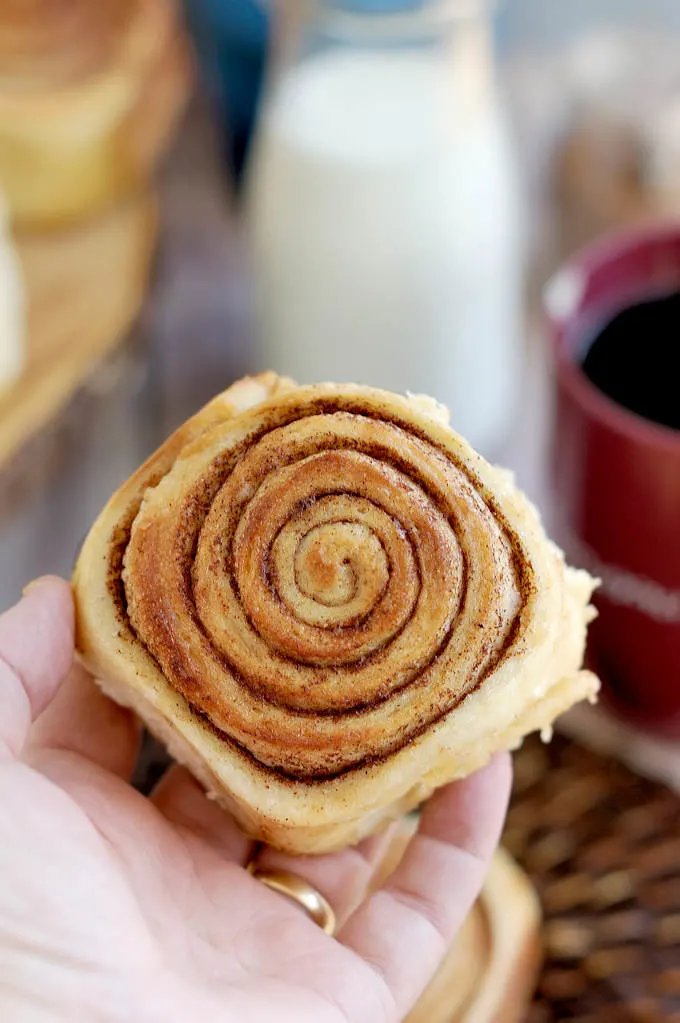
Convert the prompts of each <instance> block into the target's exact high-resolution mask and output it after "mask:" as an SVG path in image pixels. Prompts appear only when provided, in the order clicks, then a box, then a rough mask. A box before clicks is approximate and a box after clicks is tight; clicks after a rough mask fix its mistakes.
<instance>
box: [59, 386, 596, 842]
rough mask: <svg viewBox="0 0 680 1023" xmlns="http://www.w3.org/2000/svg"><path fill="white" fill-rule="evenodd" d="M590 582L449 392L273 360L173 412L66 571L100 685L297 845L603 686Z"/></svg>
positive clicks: (342, 835) (195, 768) (269, 831)
mask: <svg viewBox="0 0 680 1023" xmlns="http://www.w3.org/2000/svg"><path fill="white" fill-rule="evenodd" d="M593 588H594V582H593V580H592V579H590V577H589V576H588V575H587V574H586V573H584V572H578V571H574V570H572V569H569V568H567V567H566V566H565V564H564V559H563V557H562V555H561V553H560V551H558V549H557V548H556V547H555V546H554V545H553V544H551V543H550V541H548V540H547V539H546V537H545V534H544V532H543V529H542V527H541V524H540V520H539V518H538V515H537V513H536V511H535V510H534V509H533V507H532V506H531V505H530V504H529V502H528V501H527V500H526V498H525V497H524V496H523V495H522V494H521V493H520V492H519V491H518V490H517V488H516V487H515V485H514V483H513V480H512V477H511V476H510V475H509V474H508V473H506V472H504V471H502V470H499V469H496V468H493V467H492V466H490V465H489V464H487V463H486V462H485V461H484V460H483V459H481V458H480V457H479V456H478V455H476V454H475V452H474V451H473V450H472V449H471V448H470V447H469V445H468V444H467V443H466V442H465V441H464V440H463V439H462V438H460V437H459V436H458V435H456V434H455V433H453V431H452V430H451V429H450V428H449V426H448V421H447V414H446V411H445V410H444V409H442V408H441V406H439V405H437V404H436V403H434V402H432V401H431V400H430V399H424V398H415V397H410V398H405V397H399V396H396V395H392V394H388V393H386V392H382V391H377V390H374V389H370V388H363V387H357V386H353V385H333V384H323V385H319V386H315V387H297V386H296V385H295V384H294V383H293V382H292V381H289V380H285V379H282V378H279V377H277V376H276V375H274V374H265V375H263V376H260V377H256V378H249V379H246V380H243V381H240V382H239V383H237V384H235V385H234V386H233V387H231V388H230V389H229V390H228V391H226V392H225V393H224V394H222V395H220V396H219V397H217V398H215V399H214V400H213V401H212V402H211V403H210V404H209V405H208V406H207V407H206V408H205V409H203V410H202V411H201V412H199V413H198V415H197V416H195V417H194V418H193V419H191V420H189V421H188V422H187V423H186V424H185V425H184V426H183V427H181V428H180V430H178V431H177V433H175V434H174V435H173V436H172V437H171V438H170V439H169V440H168V441H167V442H166V443H165V444H164V445H163V446H162V447H161V448H160V449H159V451H158V452H157V453H156V454H155V455H153V456H152V458H151V459H149V461H148V462H147V463H146V464H145V465H144V466H143V467H142V468H141V469H140V470H139V471H138V472H137V473H136V474H135V475H134V476H133V477H132V478H131V479H130V480H129V481H128V482H127V483H126V484H125V485H124V486H123V487H121V489H120V490H119V491H118V493H117V494H115V495H114V497H113V498H112V499H111V501H110V502H109V503H108V505H107V506H106V508H105V509H104V511H103V512H102V514H101V515H100V517H99V519H98V520H97V522H96V523H95V525H94V526H93V528H92V531H91V533H90V535H89V536H88V538H87V540H86V542H85V544H84V547H83V549H82V552H81V554H80V557H79V560H78V564H77V566H76V570H75V574H74V590H75V596H76V602H77V610H78V648H79V651H80V653H81V656H82V658H83V660H84V661H85V663H86V664H87V665H88V667H89V668H90V670H91V671H92V672H93V673H94V674H95V676H96V677H97V678H98V679H99V680H100V681H101V685H102V687H103V688H104V689H105V691H106V692H108V693H109V694H110V695H111V696H112V697H113V698H114V699H115V700H117V701H118V702H120V703H123V704H126V705H129V706H131V707H132V708H134V709H135V710H136V711H137V713H138V714H139V715H140V717H141V718H142V719H143V720H144V721H145V722H146V724H147V725H148V727H149V728H150V730H151V731H152V732H153V733H155V734H156V735H157V736H158V737H159V738H160V739H161V740H162V741H163V742H164V743H165V744H166V746H167V747H168V749H169V751H170V753H171V754H172V755H173V756H174V757H175V758H176V759H177V760H179V761H180V762H182V763H184V764H186V765H187V767H188V768H189V769H190V770H191V771H192V772H193V773H194V774H195V776H196V777H197V778H198V779H199V780H200V781H201V782H202V783H203V784H204V785H205V787H206V788H207V789H208V791H209V792H210V793H211V794H213V795H214V796H215V798H216V799H218V800H219V801H220V802H221V803H222V804H223V805H224V806H225V807H226V808H227V809H228V810H229V811H230V812H231V813H233V814H234V815H235V817H236V818H237V820H238V821H239V823H240V824H241V826H242V827H243V828H244V829H245V830H246V831H247V832H249V833H250V834H251V835H253V837H255V838H257V839H259V840H262V841H266V842H268V843H270V844H272V845H274V846H278V847H279V848H282V849H286V850H289V851H292V852H298V853H303V852H307V853H322V852H327V851H329V850H332V849H337V848H341V847H342V846H345V845H348V844H352V843H355V842H357V841H359V840H360V839H361V838H363V837H364V836H365V835H367V834H369V833H370V832H372V831H373V830H375V829H376V828H377V827H379V826H381V825H382V824H383V823H385V822H386V821H387V820H389V819H391V818H393V817H397V816H400V815H401V814H403V813H404V812H406V811H408V810H409V809H411V808H413V807H414V806H417V805H418V804H419V803H420V802H422V801H423V800H424V799H426V798H427V797H428V796H429V795H430V794H431V792H432V791H433V790H434V789H435V788H437V787H438V786H440V785H443V784H445V783H447V782H449V781H451V780H453V779H455V778H460V777H464V776H466V775H468V774H470V773H472V772H473V771H475V770H477V769H478V768H480V767H481V766H483V764H485V763H486V762H487V761H488V760H489V759H490V757H491V756H492V755H493V754H494V753H495V752H497V751H499V750H502V749H511V748H513V747H516V746H517V745H519V744H520V743H521V741H522V738H523V737H524V736H525V735H526V734H528V733H529V732H532V731H534V730H536V729H544V728H548V727H550V725H551V724H552V722H553V721H554V720H555V718H556V717H557V716H558V715H559V714H561V713H562V712H563V711H565V710H567V709H568V708H569V707H570V706H572V704H574V703H575V702H577V701H579V700H582V699H586V698H593V697H594V696H595V694H596V692H597V689H598V682H597V679H596V678H595V677H594V676H593V675H591V674H590V673H588V672H583V671H581V670H580V666H581V662H582V657H583V651H584V645H585V638H586V627H587V623H588V621H589V619H590V618H591V616H592V609H591V608H590V603H589V602H590V597H591V594H592V591H593Z"/></svg>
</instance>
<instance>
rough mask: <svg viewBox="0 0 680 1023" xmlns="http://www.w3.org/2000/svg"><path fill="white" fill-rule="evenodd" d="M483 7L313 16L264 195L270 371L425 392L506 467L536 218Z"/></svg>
mask: <svg viewBox="0 0 680 1023" xmlns="http://www.w3.org/2000/svg"><path fill="white" fill-rule="evenodd" d="M491 7H492V5H491V4H490V3H487V2H485V0H363V2H359V0H356V2H353V0H311V2H307V3H304V4H302V3H300V4H298V5H296V6H293V7H292V8H291V7H290V6H288V5H287V12H286V15H287V16H286V20H285V22H284V23H283V31H282V32H281V34H280V37H279V45H278V46H277V49H276V51H275V54H274V60H273V66H272V70H271V75H270V81H269V88H268V90H267V94H266V97H265V101H264V105H263V108H262V112H261V117H260V123H259V130H258V134H257V136H256V143H255V146H254V153H253V160H252V165H251V167H250V175H249V182H248V196H247V198H248V203H247V209H248V216H249V225H250V230H251V242H252V255H253V268H254V273H255V295H256V303H257V321H258V328H259V337H260V342H261V346H262V357H261V361H262V364H263V365H267V366H268V367H271V368H273V369H276V370H279V371H282V372H284V373H288V374H290V375H292V376H294V377H295V378H297V379H298V380H300V381H309V382H312V381H316V380H323V379H335V380H341V381H342V380H354V381H356V382H361V383H368V384H372V385H375V386H383V387H387V388H390V389H393V390H396V391H402V392H403V391H412V392H420V393H427V394H430V395H432V396H434V397H435V398H437V399H439V400H440V401H442V402H444V403H445V404H447V405H448V406H449V408H450V409H451V414H452V423H453V425H454V427H455V428H456V429H458V430H459V431H460V432H461V433H463V434H464V435H466V436H467V437H468V439H469V440H470V441H471V442H472V443H473V444H474V445H475V446H476V447H478V448H479V449H480V450H482V451H483V452H485V453H487V454H491V455H492V454H493V453H494V452H495V451H496V450H497V449H498V448H499V447H500V445H501V444H502V442H503V441H504V439H505V436H506V433H507V431H508V429H509V425H510V423H511V421H512V417H513V412H514V407H515V399H516V393H517V385H518V377H519V369H520V361H521V354H520V353H521V347H520V345H521V338H522V298H523V250H524V245H523V220H522V214H521V208H520V207H521V203H520V199H519V190H518V185H517V180H516V169H515V159H514V156H515V154H514V150H513V145H512V141H511V138H510V133H509V130H508V125H507V123H506V117H505V110H504V104H503V101H502V97H501V95H500V90H499V89H498V86H497V81H496V67H495V60H494V51H493V43H492V19H491Z"/></svg>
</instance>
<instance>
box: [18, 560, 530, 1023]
mask: <svg viewBox="0 0 680 1023" xmlns="http://www.w3.org/2000/svg"><path fill="white" fill-rule="evenodd" d="M72 662H73V604H72V600H71V594H70V590H69V587H68V586H67V584H66V583H64V582H61V581H59V580H55V579H46V580H41V581H39V582H38V583H36V584H34V585H33V586H32V587H31V588H30V589H29V591H28V592H27V594H26V596H25V597H24V599H23V600H22V601H21V603H20V604H18V605H17V606H16V607H14V608H13V609H12V610H10V611H8V612H7V613H6V614H5V615H3V616H2V617H0V1019H2V1020H7V1023H43V1021H45V1023H47V1021H49V1023H58V1021H62V1020H63V1021H69V1023H72V1021H76V1020H77V1021H78V1023H90V1021H95V1020H96V1021H97V1023H123V1021H125V1023H156V1021H158V1023H161V1021H162V1023H175V1021H177V1023H194V1021H198V1020H200V1021H201V1023H265V1021H266V1023H397V1021H399V1020H401V1019H402V1018H403V1017H404V1016H405V1014H406V1013H407V1012H408V1011H409V1009H410V1008H411V1006H412V1005H413V1003H414V1002H415V1001H416V999H417V998H418V997H419V995H420V993H421V992H422V990H423V989H424V987H425V986H426V985H427V983H428V982H429V980H430V978H431V977H432V976H433V974H434V972H435V970H436V968H437V966H438V965H439V962H440V960H441V959H442V957H443V955H444V953H445V951H446V950H447V949H448V947H449V946H450V945H451V943H452V941H453V938H454V936H455V934H456V932H457V930H458V928H459V927H460V925H461V923H462V922H463V920H464V918H465V916H466V915H467V913H468V911H469V909H470V907H471V905H472V903H473V902H474V900H475V898H476V897H477V894H478V893H479V890H480V888H481V885H482V883H483V880H484V876H485V872H486V869H487V866H488V862H489V860H490V858H491V856H492V854H493V852H494V850H495V847H496V845H497V842H498V839H499V834H500V830H501V826H502V822H503V817H504V814H505V809H506V805H507V799H508V792H509V785H510V767H509V759H508V758H507V757H500V758H498V759H496V760H495V761H494V762H493V763H492V764H491V765H490V766H489V767H488V768H486V769H485V770H484V771H482V772H480V773H479V774H478V775H476V776H475V777H473V778H470V779H468V780H467V781H465V782H462V783H458V784H456V785H452V786H449V787H448V788H446V789H444V790H442V791H441V792H439V793H438V794H437V795H436V796H435V797H434V798H433V799H432V800H431V802H430V804H429V805H428V807H427V809H426V810H425V812H424V814H423V817H422V821H421V825H420V830H419V834H418V836H417V837H416V838H415V839H414V840H413V842H412V843H411V845H410V847H409V850H408V852H407V854H406V857H405V859H404V861H403V863H402V864H401V866H400V867H399V868H398V869H397V872H396V873H395V874H394V875H393V877H392V878H391V879H390V880H389V882H388V884H387V886H386V887H385V888H384V889H383V890H381V891H379V892H377V893H375V894H373V895H371V896H370V897H368V898H367V899H365V900H363V901H362V897H363V896H364V895H365V894H366V888H367V885H368V883H369V881H370V878H371V875H372V873H373V872H374V871H375V869H376V867H377V866H378V864H379V863H380V861H381V860H382V857H383V856H384V854H385V851H386V847H387V844H388V843H389V840H390V834H389V832H388V833H386V834H384V835H382V836H378V837H374V838H372V839H369V840H368V841H366V842H364V843H363V844H362V846H360V847H359V848H358V849H349V850H346V851H344V852H341V853H336V854H334V855H331V856H324V857H319V858H298V859H293V858H291V857H289V856H284V855H283V854H280V853H276V852H275V851H273V850H270V849H265V850H261V851H260V853H259V855H258V866H260V867H267V868H273V869H284V870H290V871H293V872H294V873H296V874H298V875H299V876H301V877H304V878H305V879H306V880H308V881H309V882H310V883H311V884H312V885H313V886H314V887H315V888H317V889H318V890H319V891H320V892H322V893H323V894H324V895H325V896H326V898H327V899H328V900H329V902H330V903H331V905H332V906H333V908H334V909H335V910H336V913H337V915H338V918H339V921H340V924H341V927H340V930H339V933H338V936H337V938H331V937H328V936H327V935H325V934H324V933H323V932H322V931H321V930H320V929H319V928H318V927H317V926H316V924H314V923H313V922H312V921H311V920H310V919H309V918H308V917H307V916H306V914H305V913H304V911H302V910H301V909H300V908H299V907H298V906H297V905H296V904H294V903H293V902H290V901H289V900H288V899H287V898H285V897H284V896H282V895H279V894H276V893H274V892H272V891H271V890H270V889H268V888H266V887H265V886H264V885H263V884H262V883H261V882H259V881H258V880H256V879H254V878H253V877H251V876H250V874H248V872H247V871H246V870H245V869H244V866H245V865H246V864H247V863H248V862H249V859H250V858H251V855H252V853H253V843H252V842H251V841H250V840H249V839H248V838H247V837H246V836H245V835H244V834H243V833H242V832H241V831H240V830H239V829H238V828H237V826H236V825H235V823H234V821H233V820H232V819H231V818H230V817H229V815H228V814H227V813H225V812H224V811H223V810H221V809H220V808H219V807H218V806H217V805H216V804H215V803H214V802H211V801H210V800H208V798H207V797H206V796H205V794H204V793H203V791H202V789H201V788H200V787H199V786H198V785H197V784H196V782H194V781H193V780H192V778H191V777H190V776H189V775H188V773H187V772H186V771H184V770H183V769H181V768H179V767H173V768H171V769H170V770H169V771H168V773H167V774H166V776H165V777H164V778H163V779H162V780H161V782H160V784H159V785H158V787H157V788H156V790H155V791H154V793H153V794H152V795H151V797H149V798H146V797H144V796H142V795H141V794H139V793H138V792H136V791H135V790H134V789H133V788H132V787H131V786H130V784H129V779H130V777H131V774H132V770H133V767H134V763H135V759H136V755H137V747H138V739H139V735H138V729H137V727H136V725H135V723H134V720H133V718H132V716H131V715H130V714H129V713H128V712H127V711H124V710H122V709H121V708H119V707H117V706H115V705H114V704H113V703H111V702H110V701H109V700H107V699H106V698H105V697H104V696H103V695H102V694H101V693H100V692H99V690H98V689H97V688H96V687H95V685H94V684H93V682H92V679H91V678H90V677H89V676H88V675H87V673H86V672H85V671H84V670H83V669H82V668H81V667H79V666H77V665H73V663H72Z"/></svg>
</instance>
